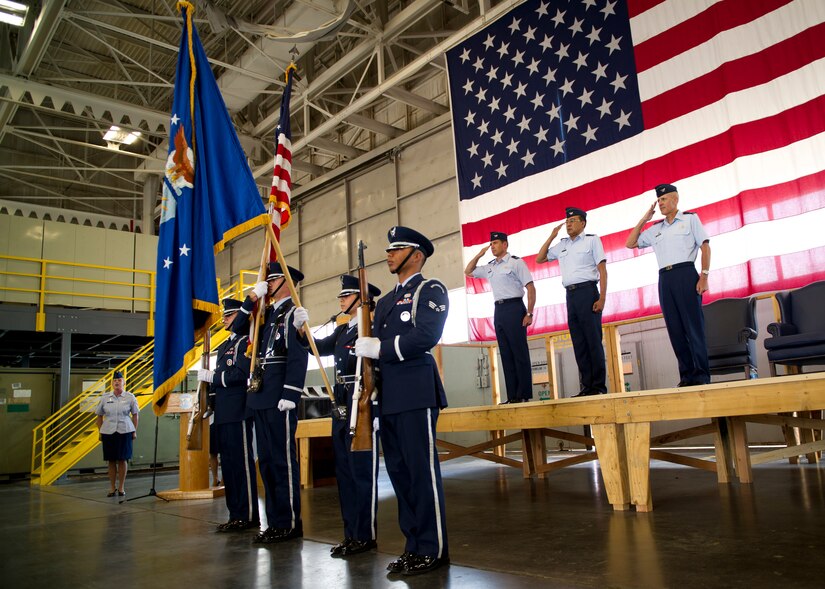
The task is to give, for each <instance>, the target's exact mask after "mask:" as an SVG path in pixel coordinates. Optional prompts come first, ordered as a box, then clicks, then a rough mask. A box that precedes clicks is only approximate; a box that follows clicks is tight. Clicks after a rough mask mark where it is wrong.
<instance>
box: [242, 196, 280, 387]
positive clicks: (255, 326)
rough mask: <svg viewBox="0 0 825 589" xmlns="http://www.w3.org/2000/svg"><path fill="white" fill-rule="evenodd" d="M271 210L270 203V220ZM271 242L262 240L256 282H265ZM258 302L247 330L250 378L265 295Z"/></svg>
mask: <svg viewBox="0 0 825 589" xmlns="http://www.w3.org/2000/svg"><path fill="white" fill-rule="evenodd" d="M273 210H274V207H273V205H272V203H269V217H270V219H271V218H272V212H273ZM266 225H267V226H268V227H269V228H270V231H271V230H272V224H271V222H270V223H267V224H266ZM273 235H274V232H273ZM271 240H272V238H271V237H270V235H269V234H267V235H266V237H265V239H264V250H263V252H261V267H260V268H259V269H258V282H263V281H264V280H266V268H267V264H268V263H269V252H270V250H271V249H272V247H271V245H270V242H271ZM241 294H243V293H241ZM259 300H260V302H259V303H258V306H257V307H256V311H255V313H254V315H253V316H252V322H251V323H250V326H249V327H250V329H249V338H250V340H249V341H250V342H251V343H252V345H251V346H249V349H248V352H249V357H250V358H251V359H252V365H251V366H250V369H249V374H250V376H251V375H253V374H255V368H256V367H257V363H258V333H259V330H260V325H261V323H262V322H263V321H262V320H263V317H264V309H265V308H266V295H264V296H263V297H261V298H260V299H259Z"/></svg>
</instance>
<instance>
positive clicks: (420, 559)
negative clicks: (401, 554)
mask: <svg viewBox="0 0 825 589" xmlns="http://www.w3.org/2000/svg"><path fill="white" fill-rule="evenodd" d="M445 564H450V559H449V557H447V556H442V557H441V558H438V557H437V556H421V555H420V554H416V555H414V556H413V558H412V559H410V560H409V561H408V562H407V567H406V568H405V569H404V574H405V575H422V574H424V573H429V572H430V571H433V570H435V569H437V568H438V567H441V566H444V565H445Z"/></svg>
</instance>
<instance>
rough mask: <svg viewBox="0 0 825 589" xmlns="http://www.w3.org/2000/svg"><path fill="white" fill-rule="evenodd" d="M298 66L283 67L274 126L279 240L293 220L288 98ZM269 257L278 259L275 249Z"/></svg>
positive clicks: (274, 210) (273, 204) (273, 194)
mask: <svg viewBox="0 0 825 589" xmlns="http://www.w3.org/2000/svg"><path fill="white" fill-rule="evenodd" d="M296 70H297V68H296V67H295V64H290V65H289V66H288V67H287V68H286V87H285V88H284V94H283V97H282V98H281V114H280V118H279V120H278V126H277V127H275V164H274V170H273V173H272V190H271V191H270V193H269V203H270V212H271V214H272V229H273V231H274V232H275V237H277V238H278V239H279V240H280V239H281V230H282V229H286V228H287V226H288V225H289V221H290V219H292V211H291V210H290V208H289V199H290V196H291V195H292V132H291V130H290V127H289V98H290V95H291V94H292V78H293V76H294V75H295V71H296ZM269 259H270V260H271V261H273V262H275V261H276V260H277V256H276V255H275V250H274V248H273V249H272V250H271V251H270V255H269Z"/></svg>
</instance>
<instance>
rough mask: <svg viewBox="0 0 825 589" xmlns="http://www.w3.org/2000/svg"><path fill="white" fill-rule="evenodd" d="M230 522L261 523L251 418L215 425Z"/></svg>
mask: <svg viewBox="0 0 825 589" xmlns="http://www.w3.org/2000/svg"><path fill="white" fill-rule="evenodd" d="M215 434H216V436H217V438H218V439H217V442H218V445H219V446H218V447H219V448H220V456H221V470H222V471H223V483H224V485H225V486H226V494H225V497H224V498H225V500H226V507H227V509H229V519H230V520H241V521H257V520H258V476H257V474H256V473H255V455H254V453H253V452H252V419H245V420H244V421H238V422H234V423H218V424H215Z"/></svg>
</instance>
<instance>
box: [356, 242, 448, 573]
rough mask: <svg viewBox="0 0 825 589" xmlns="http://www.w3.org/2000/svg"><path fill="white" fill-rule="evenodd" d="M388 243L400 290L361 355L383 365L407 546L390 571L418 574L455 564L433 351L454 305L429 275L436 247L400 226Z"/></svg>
mask: <svg viewBox="0 0 825 589" xmlns="http://www.w3.org/2000/svg"><path fill="white" fill-rule="evenodd" d="M387 237H388V240H389V242H390V243H389V247H387V266H388V267H389V270H390V272H391V273H392V274H395V275H396V276H398V284H397V285H396V288H395V289H394V290H393V291H391V292H389V293H387V294H386V295H384V296H383V297H382V298H381V300H379V301H378V304H377V305H376V308H375V317H374V318H373V335H374V337H359V338H358V339H357V340H356V342H355V353H356V354H357V355H358V356H362V357H366V358H374V359H377V360H378V367H379V369H380V374H381V377H380V380H381V383H382V387H381V393H380V395H379V397H378V399H379V400H378V406H379V411H380V414H381V430H380V432H381V445H382V447H383V449H384V463H385V465H386V467H387V473H388V474H389V477H390V481H391V482H392V486H393V489H394V490H395V494H396V496H397V497H398V523H399V526H400V527H401V531H402V532H403V534H404V537H405V538H406V540H407V541H406V545H405V548H404V554H403V555H401V557H400V558H398V559H397V560H394V561H393V562H391V563H390V564H389V565H388V566H387V570H389V571H390V573H396V574H404V575H416V574H420V573H426V572H428V571H431V570H433V569H436V568H438V567H440V566H442V565H445V564H447V563H449V562H450V559H449V551H448V548H447V527H446V525H447V520H446V517H445V511H444V490H443V488H442V484H441V468H440V466H439V461H438V452H437V450H436V444H435V426H436V421H437V420H438V413H439V411H440V409H442V408H443V407H446V406H447V397H446V395H445V394H444V386H443V385H442V384H441V377H440V376H439V374H438V367H437V366H436V362H435V358H433V356H432V354H431V352H430V350H431V349H432V347H433V346H435V345H436V344H437V343H438V340H439V339H440V338H441V333H442V331H443V330H444V323H445V322H446V320H447V309H448V306H449V299H448V297H447V288H446V287H445V286H444V285H443V284H442V283H441V282H439V281H438V280H435V279H428V280H425V279H424V277H423V276H421V268H422V266H424V263H425V262H426V260H427V258H428V257H430V256H431V255H432V254H433V251H434V250H435V248H434V247H433V244H432V243H431V242H430V240H429V239H427V238H426V237H424V236H423V235H421V234H420V233H419V232H418V231H415V230H414V229H410V228H408V227H393V228H392V229H390V230H389V233H388V235H387Z"/></svg>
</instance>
